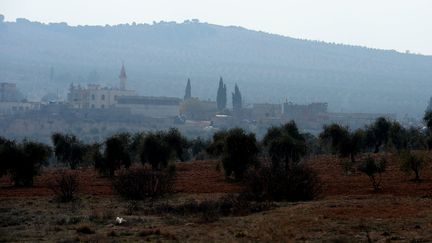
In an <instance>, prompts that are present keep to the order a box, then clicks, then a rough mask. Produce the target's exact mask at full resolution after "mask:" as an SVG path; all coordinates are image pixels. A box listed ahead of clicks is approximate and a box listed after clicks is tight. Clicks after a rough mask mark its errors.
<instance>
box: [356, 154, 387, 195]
mask: <svg viewBox="0 0 432 243" xmlns="http://www.w3.org/2000/svg"><path fill="white" fill-rule="evenodd" d="M386 166H387V161H386V160H385V159H384V158H381V159H380V160H379V161H377V160H376V159H374V158H372V157H371V156H368V157H367V158H366V159H365V160H364V161H363V162H362V163H361V164H360V166H359V168H358V169H359V171H361V172H363V173H365V174H366V175H367V176H368V177H369V180H370V181H371V183H372V187H373V189H374V191H379V190H381V174H382V173H383V172H384V171H385V169H386Z"/></svg>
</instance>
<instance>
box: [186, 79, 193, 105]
mask: <svg viewBox="0 0 432 243" xmlns="http://www.w3.org/2000/svg"><path fill="white" fill-rule="evenodd" d="M190 98H192V87H191V83H190V79H189V78H188V81H187V85H186V91H185V95H184V99H185V100H187V99H190Z"/></svg>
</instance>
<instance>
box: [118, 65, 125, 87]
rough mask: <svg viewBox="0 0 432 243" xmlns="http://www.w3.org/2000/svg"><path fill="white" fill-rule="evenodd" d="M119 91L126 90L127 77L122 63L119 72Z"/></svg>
mask: <svg viewBox="0 0 432 243" xmlns="http://www.w3.org/2000/svg"><path fill="white" fill-rule="evenodd" d="M119 79H120V89H121V90H126V82H127V76H126V70H125V67H124V63H122V68H121V70H120V76H119Z"/></svg>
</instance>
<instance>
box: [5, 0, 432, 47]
mask: <svg viewBox="0 0 432 243" xmlns="http://www.w3.org/2000/svg"><path fill="white" fill-rule="evenodd" d="M0 14H3V15H5V18H6V21H14V20H15V19H16V18H19V17H23V18H27V19H30V20H33V21H40V22H45V23H49V22H67V23H69V24H70V25H85V24H87V25H105V24H118V23H132V22H136V23H152V22H153V21H160V20H167V21H177V22H183V21H184V20H186V19H194V18H197V19H199V20H200V21H201V22H208V23H214V24H220V25H237V26H243V27H246V28H248V29H254V30H262V31H265V32H270V33H277V34H281V35H286V36H291V37H296V38H303V39H312V40H324V41H327V42H337V43H345V44H355V45H362V46H369V47H376V48H382V49H395V50H398V51H405V50H410V51H411V52H415V53H423V54H427V55H432V0H361V1H359V0H313V1H312V0H265V1H264V0H248V1H246V0H241V1H235V0H181V1H179V0H153V1H148V0H70V1H64V0H0Z"/></svg>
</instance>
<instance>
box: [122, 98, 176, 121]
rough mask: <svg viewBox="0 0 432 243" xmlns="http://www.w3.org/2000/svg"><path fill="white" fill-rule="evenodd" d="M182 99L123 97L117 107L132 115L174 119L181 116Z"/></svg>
mask: <svg viewBox="0 0 432 243" xmlns="http://www.w3.org/2000/svg"><path fill="white" fill-rule="evenodd" d="M180 102H181V99H179V98H171V97H146V96H122V97H119V98H118V103H117V104H116V105H115V106H116V107H118V108H125V109H128V110H129V111H130V112H131V114H134V115H142V116H145V117H152V118H172V117H176V116H178V115H179V106H180Z"/></svg>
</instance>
